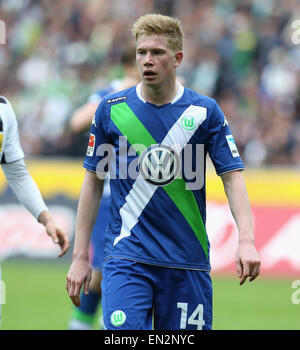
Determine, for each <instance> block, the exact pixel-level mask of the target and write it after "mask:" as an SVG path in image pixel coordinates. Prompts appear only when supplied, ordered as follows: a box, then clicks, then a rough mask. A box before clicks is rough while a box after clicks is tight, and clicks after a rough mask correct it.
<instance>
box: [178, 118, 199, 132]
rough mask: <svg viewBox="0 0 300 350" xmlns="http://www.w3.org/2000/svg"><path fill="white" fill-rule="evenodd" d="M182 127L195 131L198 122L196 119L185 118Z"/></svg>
mask: <svg viewBox="0 0 300 350" xmlns="http://www.w3.org/2000/svg"><path fill="white" fill-rule="evenodd" d="M181 125H182V127H183V128H184V129H185V130H189V131H190V130H194V129H195V127H196V122H195V119H194V117H189V116H185V117H184V118H182V119H181Z"/></svg>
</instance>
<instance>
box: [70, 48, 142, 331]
mask: <svg viewBox="0 0 300 350" xmlns="http://www.w3.org/2000/svg"><path fill="white" fill-rule="evenodd" d="M120 63H121V64H122V67H123V69H124V77H123V78H121V79H115V80H113V81H112V82H111V83H110V84H109V86H108V87H107V88H105V89H100V90H98V91H96V92H95V93H93V94H92V95H91V96H90V97H89V99H88V101H87V103H85V104H84V105H83V106H81V107H79V108H78V109H76V110H75V111H74V113H73V115H72V117H71V120H70V129H71V131H72V132H73V133H81V132H85V131H86V130H88V129H89V128H90V126H91V124H92V121H93V117H94V115H95V112H96V109H97V107H98V105H99V103H100V102H101V101H102V99H103V98H104V97H105V96H106V95H108V94H111V93H114V92H117V91H120V90H124V89H126V88H128V87H130V86H132V85H135V84H137V83H138V82H139V77H138V72H137V69H136V61H135V48H134V47H128V48H127V49H126V50H125V51H124V52H122V54H121V59H120ZM90 142H93V141H92V140H90ZM110 204H111V198H110V187H109V180H108V179H106V180H105V185H104V191H103V196H102V199H101V206H100V210H99V215H98V217H97V220H96V223H95V225H94V228H93V232H92V236H91V243H90V264H91V266H92V279H91V282H90V288H89V294H84V293H81V295H80V305H79V306H78V307H75V306H74V309H73V312H72V315H71V319H70V323H69V329H71V330H80V329H81V330H89V329H92V328H93V324H94V320H95V316H96V313H97V308H98V305H99V304H100V302H101V280H102V272H101V270H102V261H103V251H104V233H105V230H106V228H107V226H108V224H109V218H110ZM100 328H102V329H103V328H104V326H103V324H102V319H101V321H100Z"/></svg>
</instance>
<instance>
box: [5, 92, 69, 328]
mask: <svg viewBox="0 0 300 350" xmlns="http://www.w3.org/2000/svg"><path fill="white" fill-rule="evenodd" d="M0 164H1V166H2V170H3V172H4V174H5V177H6V179H7V182H8V184H9V186H10V187H11V188H12V190H13V191H14V193H15V194H16V196H17V198H18V200H19V201H20V203H21V204H22V205H23V206H24V207H25V208H26V209H27V210H28V211H29V212H30V213H31V214H32V215H33V216H34V217H35V218H36V219H37V220H38V222H40V223H41V224H43V225H44V226H45V229H46V232H47V234H48V235H49V236H50V237H51V238H52V240H53V242H54V243H55V244H59V246H60V249H61V251H60V254H59V257H61V256H63V255H64V254H65V253H66V252H67V250H68V249H69V247H70V240H69V237H68V235H67V233H65V232H64V231H63V230H62V229H61V228H60V227H58V226H57V224H56V222H55V220H54V219H53V217H52V215H51V213H50V212H49V211H48V209H47V206H46V204H45V202H44V200H43V198H42V196H41V193H40V191H39V189H38V187H37V185H36V183H35V182H34V180H33V178H32V177H31V175H30V174H29V172H28V170H27V167H26V164H25V162H24V153H23V150H22V147H21V145H20V140H19V133H18V125H17V119H16V116H15V113H14V111H13V109H12V107H11V105H10V103H9V101H8V100H7V99H6V98H4V97H2V96H0ZM0 281H1V270H0ZM1 285H2V284H1V283H0V301H1V295H2V294H1V292H2V291H1ZM0 307H1V303H0ZM0 320H1V309H0ZM0 322H1V321H0Z"/></svg>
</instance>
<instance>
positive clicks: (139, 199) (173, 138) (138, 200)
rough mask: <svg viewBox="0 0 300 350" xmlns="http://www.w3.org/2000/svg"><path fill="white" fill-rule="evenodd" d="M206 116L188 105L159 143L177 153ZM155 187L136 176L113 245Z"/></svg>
mask: <svg viewBox="0 0 300 350" xmlns="http://www.w3.org/2000/svg"><path fill="white" fill-rule="evenodd" d="M206 116H207V109H206V108H204V107H200V106H194V105H191V106H189V107H188V108H187V109H186V110H185V111H184V112H183V113H182V115H181V116H180V118H179V119H178V120H177V121H176V123H175V124H174V125H173V126H172V127H171V129H170V130H169V132H168V133H167V135H166V136H165V138H164V139H163V141H162V142H161V144H164V145H167V146H169V147H173V148H174V149H175V150H176V151H177V152H178V153H180V152H181V151H182V149H183V148H184V147H185V145H186V144H187V143H188V142H189V140H190V139H191V137H192V136H193V135H194V133H195V132H196V131H197V129H198V127H199V126H200V125H201V124H202V123H203V122H204V121H205V119H206ZM185 118H188V120H189V121H191V122H190V124H189V125H190V127H189V128H184V127H183V125H184V124H183V121H184V120H185ZM192 123H193V124H192ZM132 146H134V145H132ZM148 146H149V145H146V147H148ZM157 188H158V187H157V186H155V185H152V184H150V183H148V182H147V181H145V180H144V178H143V177H142V176H141V175H139V176H138V177H137V179H136V181H135V182H134V184H133V186H132V188H131V190H130V191H129V193H128V195H127V196H126V198H125V199H126V202H125V204H124V205H123V206H122V208H121V209H120V216H121V219H122V227H121V231H120V235H119V236H118V237H116V238H115V240H114V244H113V245H114V246H115V245H116V244H117V243H118V242H119V241H120V240H121V239H122V238H124V237H129V236H130V235H131V230H132V229H133V227H134V226H135V225H136V224H137V223H138V221H139V217H140V215H141V214H142V212H143V211H144V209H145V207H146V206H147V204H148V203H149V201H150V200H151V198H152V196H153V195H154V193H155V191H156V190H157Z"/></svg>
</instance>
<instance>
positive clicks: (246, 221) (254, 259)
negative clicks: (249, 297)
mask: <svg viewBox="0 0 300 350" xmlns="http://www.w3.org/2000/svg"><path fill="white" fill-rule="evenodd" d="M221 178H222V181H223V185H224V189H225V193H226V196H227V198H228V202H229V206H230V210H231V213H232V215H233V218H234V220H235V222H236V224H237V227H238V231H239V242H238V249H237V252H236V269H237V274H238V276H239V278H240V285H242V284H243V283H244V282H245V281H246V280H247V278H248V277H249V280H250V281H253V280H254V279H255V278H256V277H257V276H258V275H259V273H260V258H259V255H258V253H257V251H256V248H255V239H254V228H253V226H254V225H253V219H252V212H251V208H250V201H249V198H248V193H247V189H246V185H245V181H244V177H243V175H242V172H241V171H239V170H236V171H230V172H227V173H225V174H223V175H221Z"/></svg>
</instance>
